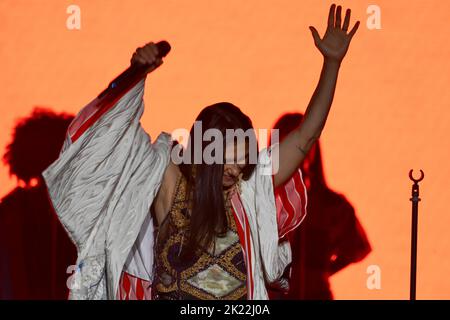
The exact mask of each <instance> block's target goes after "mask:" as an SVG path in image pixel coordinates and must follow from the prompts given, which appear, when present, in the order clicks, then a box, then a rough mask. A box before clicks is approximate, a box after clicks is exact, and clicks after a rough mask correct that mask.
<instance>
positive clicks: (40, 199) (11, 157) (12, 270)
mask: <svg viewBox="0 0 450 320" xmlns="http://www.w3.org/2000/svg"><path fill="white" fill-rule="evenodd" d="M72 119H73V116H71V115H68V114H56V113H53V112H52V111H50V110H47V109H43V108H35V109H34V111H33V113H32V114H31V115H30V116H29V117H26V118H23V119H21V120H20V121H19V122H18V123H17V125H16V127H15V129H14V132H13V138H12V142H11V143H10V144H9V145H8V146H7V148H6V152H5V154H4V156H3V162H4V163H5V164H6V165H7V166H9V172H10V175H11V176H16V177H17V179H18V181H21V182H22V184H23V186H18V187H16V188H15V189H14V190H12V191H11V192H10V193H9V194H7V195H6V196H5V197H3V198H2V199H1V202H0V299H67V295H68V288H67V286H66V281H67V278H68V276H69V274H67V273H66V271H67V268H68V266H69V265H73V264H75V262H76V249H75V246H74V245H73V243H72V242H71V240H70V239H69V238H68V236H67V233H66V232H65V230H64V228H63V226H62V225H61V223H60V222H59V220H58V217H57V216H56V214H55V212H54V210H53V207H52V204H51V202H50V201H49V198H48V194H47V188H46V186H45V183H44V180H43V178H42V176H41V172H42V171H43V170H44V169H46V168H47V167H48V166H49V165H50V164H51V163H52V162H53V161H55V160H56V159H57V158H58V155H59V151H60V149H61V147H62V145H63V142H64V138H65V133H66V130H67V128H68V126H69V124H70V122H71V121H72Z"/></svg>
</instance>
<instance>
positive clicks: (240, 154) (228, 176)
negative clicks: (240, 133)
mask: <svg viewBox="0 0 450 320" xmlns="http://www.w3.org/2000/svg"><path fill="white" fill-rule="evenodd" d="M247 159H248V147H247V145H246V143H245V142H242V143H240V142H233V143H230V144H228V145H227V146H226V148H225V163H224V165H223V179H222V184H223V187H224V188H225V189H227V188H230V187H232V186H233V185H235V184H236V182H238V181H239V179H240V178H241V176H242V170H243V169H244V167H245V166H246V161H247Z"/></svg>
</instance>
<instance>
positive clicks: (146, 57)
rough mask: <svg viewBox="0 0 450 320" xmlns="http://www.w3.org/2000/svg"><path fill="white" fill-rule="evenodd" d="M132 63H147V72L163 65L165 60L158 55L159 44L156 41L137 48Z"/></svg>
mask: <svg viewBox="0 0 450 320" xmlns="http://www.w3.org/2000/svg"><path fill="white" fill-rule="evenodd" d="M130 63H131V64H142V65H146V66H148V69H147V72H150V71H153V70H154V69H156V68H157V67H159V66H160V65H162V64H163V60H162V58H160V57H158V46H157V45H156V44H155V43H154V42H149V43H147V44H146V45H145V46H143V47H139V48H137V49H136V51H135V52H134V53H133V56H132V57H131V60H130Z"/></svg>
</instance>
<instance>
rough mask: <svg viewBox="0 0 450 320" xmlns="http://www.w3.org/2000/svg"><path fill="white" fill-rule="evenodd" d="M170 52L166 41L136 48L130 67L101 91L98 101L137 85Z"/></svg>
mask: <svg viewBox="0 0 450 320" xmlns="http://www.w3.org/2000/svg"><path fill="white" fill-rule="evenodd" d="M169 51H170V44H169V43H168V42H167V41H160V42H158V43H154V42H150V43H148V44H146V45H145V46H143V47H140V48H137V49H136V51H135V52H134V54H133V56H132V57H131V60H130V62H131V65H130V66H129V67H128V69H126V70H125V71H124V72H122V73H121V74H119V75H118V76H117V77H116V78H115V79H114V80H113V81H111V83H110V84H109V85H108V87H107V88H106V89H105V90H103V91H102V92H101V93H100V94H99V95H98V97H97V98H98V99H102V98H104V97H105V96H106V95H109V96H112V95H117V94H119V93H120V92H123V91H125V90H128V89H129V88H130V87H131V86H133V85H134V84H136V83H137V81H139V80H140V79H142V77H145V75H146V74H147V73H149V72H152V71H153V70H155V69H156V68H158V67H159V66H160V65H162V64H163V61H162V58H164V57H165V56H166V55H167V54H168V53H169Z"/></svg>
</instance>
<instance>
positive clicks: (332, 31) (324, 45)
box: [309, 4, 359, 63]
mask: <svg viewBox="0 0 450 320" xmlns="http://www.w3.org/2000/svg"><path fill="white" fill-rule="evenodd" d="M341 11H342V7H341V6H338V7H337V9H336V5H335V4H333V5H331V7H330V13H329V15H328V26H327V30H326V32H325V35H324V36H323V38H322V39H321V38H320V36H319V32H317V30H316V28H314V27H313V26H310V27H309V29H310V30H311V32H312V36H313V38H314V43H315V45H316V47H317V48H318V49H319V51H320V52H321V53H322V55H323V56H324V58H325V59H328V60H333V61H336V62H339V63H340V62H341V61H342V59H343V58H344V56H345V54H346V53H347V50H348V47H349V45H350V41H351V40H352V37H353V36H354V34H355V33H356V30H358V27H359V21H357V22H356V23H355V25H354V26H353V28H352V30H351V31H350V32H348V27H349V24H350V14H351V10H350V9H347V10H346V12H345V18H344V24H342V25H341ZM347 32H348V33H347Z"/></svg>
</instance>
